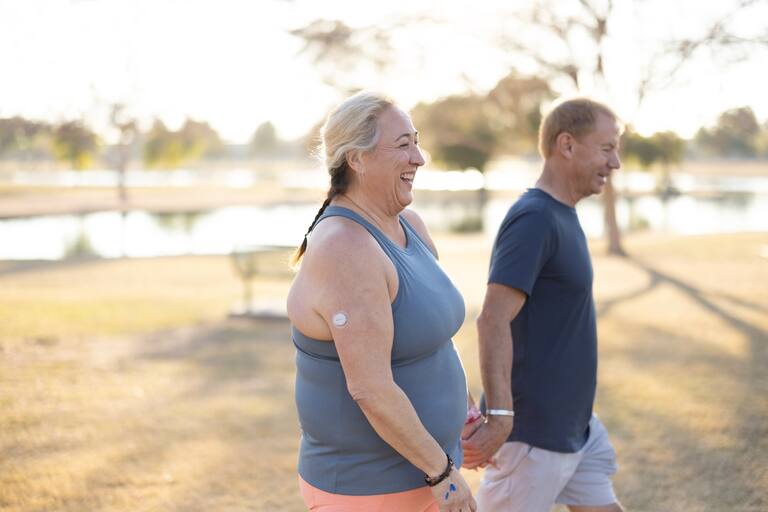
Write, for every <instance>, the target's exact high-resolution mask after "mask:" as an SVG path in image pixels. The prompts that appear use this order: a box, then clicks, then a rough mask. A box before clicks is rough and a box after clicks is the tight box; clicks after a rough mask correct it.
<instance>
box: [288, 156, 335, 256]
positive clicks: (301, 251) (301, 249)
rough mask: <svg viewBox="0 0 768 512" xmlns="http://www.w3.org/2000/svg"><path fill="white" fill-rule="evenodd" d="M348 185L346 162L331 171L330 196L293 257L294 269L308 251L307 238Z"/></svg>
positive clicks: (328, 195) (327, 196)
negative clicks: (335, 198)
mask: <svg viewBox="0 0 768 512" xmlns="http://www.w3.org/2000/svg"><path fill="white" fill-rule="evenodd" d="M348 183H349V173H348V172H347V164H346V162H344V163H342V164H341V165H340V166H339V167H337V168H335V169H332V170H331V187H330V188H329V189H328V194H327V195H326V198H325V201H323V205H322V206H321V207H320V209H319V210H318V211H317V215H315V219H314V220H313V221H312V224H310V225H309V229H307V232H306V234H305V235H304V240H302V241H301V245H300V246H299V247H298V248H297V249H296V251H295V252H294V253H293V255H292V256H291V265H292V266H293V267H294V268H296V267H297V266H298V265H299V262H300V261H301V258H302V256H304V252H305V251H306V250H307V237H309V234H310V233H311V232H312V230H313V229H315V224H317V221H318V220H319V219H320V217H322V216H323V213H324V212H325V209H326V208H328V205H329V204H331V201H332V200H333V198H334V197H336V196H337V195H339V194H343V193H344V192H345V191H346V190H347V185H348Z"/></svg>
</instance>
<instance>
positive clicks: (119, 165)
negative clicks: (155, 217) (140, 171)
mask: <svg viewBox="0 0 768 512" xmlns="http://www.w3.org/2000/svg"><path fill="white" fill-rule="evenodd" d="M109 122H110V124H111V125H112V127H113V128H114V129H115V130H117V135H118V136H117V145H116V149H117V154H116V157H115V168H116V170H117V191H118V198H119V199H120V204H121V205H123V206H124V205H125V204H126V202H127V200H128V193H127V190H126V187H125V172H126V169H127V167H128V161H129V160H130V158H131V153H132V152H133V147H134V145H135V143H136V139H137V138H138V135H139V123H138V121H137V120H136V118H135V117H132V116H129V115H128V114H127V113H126V106H125V105H124V104H121V103H115V104H113V105H112V107H111V110H110V115H109Z"/></svg>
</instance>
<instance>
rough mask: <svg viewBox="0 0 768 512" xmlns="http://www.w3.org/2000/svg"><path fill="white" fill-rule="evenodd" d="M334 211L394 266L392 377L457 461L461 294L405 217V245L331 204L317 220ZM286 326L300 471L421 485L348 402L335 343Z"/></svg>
mask: <svg viewBox="0 0 768 512" xmlns="http://www.w3.org/2000/svg"><path fill="white" fill-rule="evenodd" d="M332 216H341V217H346V218H348V219H352V220H354V221H355V222H357V223H359V224H361V225H362V226H364V227H365V228H366V229H367V230H368V231H369V232H370V234H371V235H372V236H373V237H374V238H375V239H376V240H377V241H378V243H379V245H380V246H381V248H382V249H383V250H384V252H385V253H386V254H387V256H389V258H390V259H391V260H392V263H393V264H394V265H395V268H396V269H397V275H398V279H399V287H398V291H397V296H396V297H395V300H394V301H393V302H392V318H393V320H394V340H393V344H392V374H393V377H394V380H395V383H396V384H397V385H398V386H400V388H401V389H402V390H403V392H405V394H406V395H407V396H408V398H409V399H410V401H411V403H412V404H413V407H414V408H415V410H416V412H417V414H418V415H419V418H420V419H421V422H422V424H423V425H424V427H425V428H426V429H427V431H428V432H429V433H430V434H431V435H432V436H433V437H434V438H435V440H436V441H437V442H438V443H439V444H440V446H442V448H443V449H444V450H445V451H446V452H447V453H448V454H449V455H450V456H451V458H453V460H454V462H455V463H456V466H457V467H460V466H461V461H462V452H461V444H460V437H461V430H462V427H463V425H464V419H465V417H466V412H467V385H466V378H465V376H464V369H463V367H462V365H461V361H460V360H459V356H458V354H457V353H456V350H455V348H454V346H453V342H452V340H451V337H452V336H453V335H454V334H455V333H456V332H457V331H458V330H459V327H461V324H462V322H463V321H464V300H463V299H462V297H461V295H460V294H459V291H458V290H457V289H456V287H455V286H454V285H453V283H452V282H451V280H450V279H449V278H448V276H447V275H446V274H445V273H444V272H443V270H442V269H441V268H440V266H439V264H438V263H437V261H436V260H435V257H434V256H433V254H432V252H431V251H430V250H429V248H428V247H427V246H426V244H425V243H424V242H423V241H422V240H421V238H419V236H418V235H417V234H416V231H415V230H414V229H413V228H412V227H411V226H410V224H408V222H407V221H406V220H405V219H404V218H403V217H400V224H401V226H402V227H403V229H404V230H405V233H406V239H407V243H406V248H405V249H403V248H402V247H400V246H398V245H396V244H395V243H394V242H392V241H391V240H390V239H389V238H387V237H386V236H385V235H384V234H383V233H382V232H381V231H379V229H378V228H376V227H375V226H374V225H373V224H371V223H369V222H368V221H366V220H365V219H364V218H362V217H361V216H360V215H358V214H357V213H355V212H353V211H352V210H349V209H347V208H342V207H339V206H329V207H328V208H327V209H326V210H325V212H324V213H323V215H322V217H321V218H320V220H322V219H325V218H327V217H332ZM339 271H343V269H339ZM291 331H292V336H293V343H294V344H295V345H296V349H297V350H296V407H297V409H298V413H299V422H300V424H301V430H302V435H301V445H300V448H299V468H298V469H299V474H300V475H301V477H302V478H303V479H304V480H305V481H306V482H308V483H309V484H311V485H313V486H315V487H317V488H318V489H321V490H323V491H326V492H330V493H334V494H344V495H356V496H367V495H373V494H388V493H393V492H401V491H408V490H411V489H415V488H418V487H423V486H424V485H425V484H424V473H423V472H422V471H420V470H419V469H418V468H417V467H415V466H414V465H413V464H411V463H410V462H408V461H407V460H406V459H405V458H404V457H403V456H402V455H400V454H399V453H398V452H397V451H395V450H394V449H393V448H392V447H391V446H390V445H389V444H387V443H386V442H385V441H384V440H383V439H381V438H380V437H379V436H378V434H376V431H375V430H374V429H373V427H371V425H370V423H368V420H367V419H366V417H365V415H364V414H363V412H362V411H361V409H360V407H358V405H357V404H356V403H355V401H354V400H352V397H351V396H350V395H349V392H348V391H347V384H346V379H345V378H344V373H343V371H342V368H341V364H340V362H339V356H338V353H337V352H336V347H335V345H334V344H333V343H329V342H328V341H321V340H316V339H312V338H309V337H307V336H305V335H303V334H302V333H301V332H299V331H298V329H296V328H295V327H292V328H291Z"/></svg>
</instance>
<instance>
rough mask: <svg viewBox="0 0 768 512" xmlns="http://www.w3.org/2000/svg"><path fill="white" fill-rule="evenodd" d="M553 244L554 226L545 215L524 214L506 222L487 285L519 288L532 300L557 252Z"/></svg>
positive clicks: (497, 238) (497, 244)
mask: <svg viewBox="0 0 768 512" xmlns="http://www.w3.org/2000/svg"><path fill="white" fill-rule="evenodd" d="M554 240H555V237H554V225H553V223H552V221H551V220H550V217H549V216H548V215H547V214H546V213H545V212H542V211H529V212H523V213H522V214H520V215H516V216H515V217H513V218H511V219H507V220H505V222H504V224H503V225H502V226H501V228H500V229H499V234H498V236H497V237H496V243H495V244H494V247H493V254H492V255H491V267H490V272H489V275H488V283H497V284H503V285H505V286H509V287H512V288H517V289H519V290H522V291H524V292H525V294H526V295H528V296H530V295H531V293H532V292H533V285H534V283H535V282H536V279H537V278H538V276H539V273H541V269H542V267H544V264H545V263H546V262H547V260H548V259H549V258H550V256H551V255H552V254H553V252H554V247H553V245H554Z"/></svg>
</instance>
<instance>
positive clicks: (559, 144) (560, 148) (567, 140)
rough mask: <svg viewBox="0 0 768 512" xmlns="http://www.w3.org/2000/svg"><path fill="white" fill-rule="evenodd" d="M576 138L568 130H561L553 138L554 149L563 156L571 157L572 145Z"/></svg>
mask: <svg viewBox="0 0 768 512" xmlns="http://www.w3.org/2000/svg"><path fill="white" fill-rule="evenodd" d="M575 143H576V139H575V138H574V137H573V135H571V134H570V133H568V132H563V133H561V134H560V135H558V136H557V138H556V139H555V151H556V152H557V154H559V155H560V156H563V157H565V158H569V159H570V158H571V157H573V145H574V144H575Z"/></svg>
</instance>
